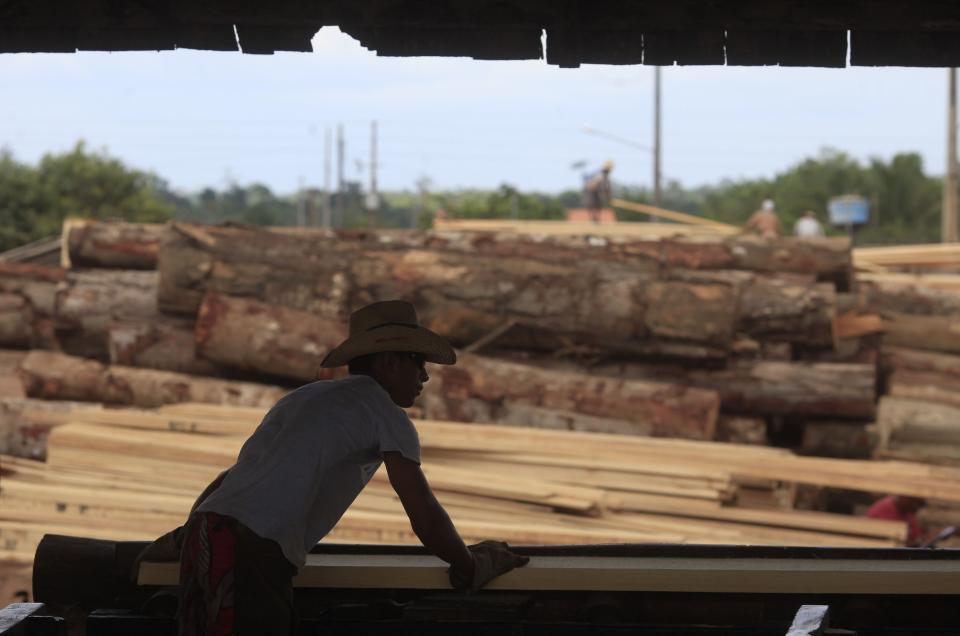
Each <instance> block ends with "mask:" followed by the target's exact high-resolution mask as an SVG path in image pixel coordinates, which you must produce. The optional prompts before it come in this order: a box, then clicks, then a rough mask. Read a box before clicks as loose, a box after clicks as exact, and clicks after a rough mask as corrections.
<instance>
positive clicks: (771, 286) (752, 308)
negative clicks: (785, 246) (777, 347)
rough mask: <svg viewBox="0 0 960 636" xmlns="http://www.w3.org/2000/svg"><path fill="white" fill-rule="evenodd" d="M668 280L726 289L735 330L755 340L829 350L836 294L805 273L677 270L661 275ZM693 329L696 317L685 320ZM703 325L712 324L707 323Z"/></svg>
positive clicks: (688, 306)
mask: <svg viewBox="0 0 960 636" xmlns="http://www.w3.org/2000/svg"><path fill="white" fill-rule="evenodd" d="M662 276H663V277H664V278H667V279H668V280H670V281H682V282H685V283H696V284H701V285H720V284H723V285H727V286H729V287H730V288H731V294H732V296H733V299H734V300H733V302H734V314H733V317H734V324H733V328H734V329H735V331H736V332H737V333H739V334H742V335H745V336H748V337H750V338H753V339H756V340H767V341H777V342H797V343H803V344H804V345H807V346H811V345H812V346H820V347H824V346H833V344H834V341H835V336H834V324H833V323H834V318H835V310H836V304H837V292H836V289H835V287H834V286H833V285H832V284H829V283H817V282H816V279H815V277H814V276H811V275H803V274H793V273H786V274H777V275H771V274H768V273H757V272H749V271H739V270H714V271H699V270H686V269H675V270H668V271H666V272H664V273H663V274H662ZM674 305H677V307H676V309H675V310H674V311H675V312H677V313H679V312H682V311H684V310H687V309H689V310H691V311H695V310H696V309H699V307H698V306H697V304H695V303H689V302H688V303H674ZM688 320H690V321H693V323H694V325H695V324H696V321H697V316H696V315H693V316H691V317H689V318H688ZM707 324H708V325H709V324H711V323H710V321H708V322H707Z"/></svg>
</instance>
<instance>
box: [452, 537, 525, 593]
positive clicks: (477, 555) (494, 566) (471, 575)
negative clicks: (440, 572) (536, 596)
mask: <svg viewBox="0 0 960 636" xmlns="http://www.w3.org/2000/svg"><path fill="white" fill-rule="evenodd" d="M467 549H468V550H470V554H471V555H472V556H473V572H464V571H462V570H461V569H457V568H455V567H451V568H450V570H449V574H450V584H451V585H452V586H453V587H454V588H456V589H458V590H462V591H469V592H476V591H477V590H479V589H480V588H482V587H483V586H484V585H486V584H487V583H489V582H490V581H492V580H493V579H495V578H497V577H498V576H500V575H501V574H506V573H507V572H509V571H510V570H512V569H514V568H518V567H521V566H524V565H526V564H527V563H528V562H529V561H530V557H525V556H521V555H519V554H517V553H515V552H511V551H510V546H508V545H507V544H506V543H505V542H503V541H483V542H481V543H477V544H475V545H471V546H468V547H467Z"/></svg>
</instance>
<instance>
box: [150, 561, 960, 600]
mask: <svg viewBox="0 0 960 636" xmlns="http://www.w3.org/2000/svg"><path fill="white" fill-rule="evenodd" d="M178 567H179V566H178V564H177V563H143V564H142V565H141V566H140V576H139V579H138V583H139V584H140V585H176V583H177V575H178ZM446 572H447V564H446V563H444V562H443V561H441V560H440V559H438V558H436V557H434V556H426V555H401V554H366V555H357V554H311V555H308V556H307V564H306V566H305V567H304V568H303V570H301V572H300V574H299V575H298V576H297V577H296V578H295V579H294V585H295V586H296V587H312V588H338V589H366V588H370V589H384V588H397V589H447V588H449V587H450V585H449V583H448V581H447V574H446ZM488 587H489V589H491V590H542V591H620V592H703V593H711V592H725V593H731V592H733V593H746V594H798V593H801V594H803V593H810V594H960V561H954V560H943V561H941V560H926V559H923V560H912V559H785V558H703V557H701V558H663V557H633V558H630V557H627V558H624V557H611V556H597V557H591V556H534V557H532V558H531V559H530V563H529V564H528V565H527V566H526V567H523V568H520V569H517V570H514V571H512V572H509V573H508V574H506V575H504V576H502V577H500V578H499V579H497V580H495V581H494V582H493V583H491V584H490V585H489V586H488Z"/></svg>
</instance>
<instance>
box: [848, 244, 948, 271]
mask: <svg viewBox="0 0 960 636" xmlns="http://www.w3.org/2000/svg"><path fill="white" fill-rule="evenodd" d="M853 263H854V265H855V266H856V267H857V268H860V269H863V270H866V271H878V272H882V271H896V270H898V269H906V270H929V269H943V268H947V269H956V268H958V267H960V243H933V244H921V245H891V246H883V247H858V248H857V249H855V250H853Z"/></svg>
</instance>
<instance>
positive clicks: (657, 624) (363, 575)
mask: <svg viewBox="0 0 960 636" xmlns="http://www.w3.org/2000/svg"><path fill="white" fill-rule="evenodd" d="M144 545H145V544H144V543H142V542H112V541H96V540H90V539H79V538H74V537H66V536H57V535H48V536H47V537H45V538H44V540H43V543H42V544H41V545H40V548H39V550H38V553H37V573H36V577H35V583H36V586H35V588H36V595H37V598H38V599H39V600H40V601H42V602H43V603H44V605H42V606H41V605H32V606H28V605H17V606H14V607H11V608H8V610H7V613H8V617H9V621H10V624H14V625H19V627H20V629H38V628H39V627H40V626H41V625H43V626H44V627H45V628H46V629H48V631H45V632H42V633H45V634H56V635H57V636H59V635H60V634H63V633H65V629H66V628H67V627H68V623H67V622H65V621H64V620H63V619H56V618H55V617H54V616H51V614H54V615H55V614H56V611H57V608H58V606H59V605H60V604H62V603H76V602H77V601H78V600H79V601H80V602H82V603H83V604H84V606H86V607H88V608H96V609H95V611H93V612H91V613H90V614H88V615H83V614H78V613H77V612H74V613H73V617H74V618H73V620H72V621H70V623H72V624H69V626H70V627H73V628H74V629H76V628H80V627H83V628H85V633H87V634H91V635H101V636H102V635H106V634H111V635H112V634H131V633H137V634H157V635H163V636H167V635H170V636H172V635H173V634H175V629H176V628H175V621H174V619H173V618H172V614H173V612H174V611H175V604H174V603H171V598H170V596H169V593H164V590H163V588H162V587H158V586H160V585H165V584H170V583H173V582H174V581H175V576H174V575H173V572H174V570H175V565H174V566H172V565H169V564H155V563H144V564H142V565H141V567H140V569H139V572H138V575H139V581H140V585H135V584H134V583H133V581H132V579H131V578H130V571H131V569H132V568H131V564H132V562H133V558H134V556H135V555H136V554H137V553H138V551H139V550H140V549H141V548H142V547H144ZM517 549H518V550H519V551H520V552H521V553H524V554H526V555H528V556H529V557H530V559H531V560H530V563H529V564H528V565H527V566H526V567H524V568H521V569H519V570H515V571H513V572H511V573H509V574H508V575H506V576H504V577H502V578H501V579H498V580H497V581H495V582H494V583H493V584H492V585H491V587H490V589H487V590H484V591H481V592H480V593H478V594H474V595H463V594H459V593H456V592H454V591H452V590H450V589H449V584H448V583H447V580H446V576H445V567H444V565H443V564H441V563H440V562H439V561H437V560H436V559H435V558H434V557H431V556H428V555H426V554H424V551H423V549H422V548H419V547H413V546H357V545H325V546H318V547H317V548H315V549H314V550H313V552H312V554H310V555H309V556H308V564H307V567H306V568H305V569H304V570H303V571H302V572H301V574H300V575H299V576H298V577H297V579H296V584H295V585H296V587H295V589H294V603H295V605H296V606H297V607H298V608H299V609H300V610H301V616H302V619H301V630H302V631H301V633H323V634H336V635H341V634H343V635H346V634H351V633H364V634H374V635H378V636H379V635H381V634H383V635H386V634H397V633H417V634H426V635H428V636H431V635H434V634H438V635H439V634H447V633H451V631H453V630H456V631H459V632H467V633H470V634H478V635H482V636H488V635H490V636H493V635H494V634H502V633H503V631H504V629H511V630H514V631H516V632H517V633H522V634H529V635H536V636H541V635H543V636H546V635H548V634H561V635H567V634H569V635H573V634H583V633H590V634H599V635H602V636H606V635H608V634H609V635H614V634H624V633H630V634H651V635H652V634H659V635H661V636H662V635H663V634H673V635H679V636H703V635H707V634H712V635H717V634H724V635H725V636H746V635H748V634H749V635H752V636H797V635H798V634H807V635H808V636H809V635H810V634H817V633H824V634H825V633H830V632H827V631H824V629H825V628H826V627H827V626H828V615H829V625H830V626H832V627H833V628H837V629H839V630H843V631H841V632H839V633H844V634H864V635H867V634H870V635H875V634H884V635H886V634H891V635H892V634H906V633H909V634H914V635H917V636H922V635H927V634H930V635H932V634H939V635H941V636H943V635H947V636H953V635H955V634H956V633H957V631H956V624H955V604H956V598H957V594H958V593H960V589H958V588H957V578H958V577H957V574H958V571H957V570H958V568H960V558H958V555H957V554H956V553H954V552H952V551H937V550H926V551H910V550H877V549H872V550H871V549H837V548H832V549H825V548H820V549H816V548H757V547H744V546H655V545H646V546H644V545H584V546H549V547H546V546H540V547H533V546H530V547H524V546H520V547H517ZM78 581H89V582H91V583H90V584H87V585H79V584H78V583H77V582H78ZM317 608H320V611H316V610H317ZM3 618H4V616H3V615H0V620H2V619H3ZM14 621H16V623H14ZM31 623H32V624H31ZM44 623H47V625H44ZM50 623H52V625H50ZM0 625H3V623H0ZM56 628H59V629H61V630H64V631H54V630H55V629H56ZM801 628H802V629H806V630H807V631H797V630H800V629H801ZM0 633H4V634H11V635H12V634H14V633H25V632H13V631H10V632H6V633H5V632H2V631H0ZM26 633H35V632H26Z"/></svg>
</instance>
